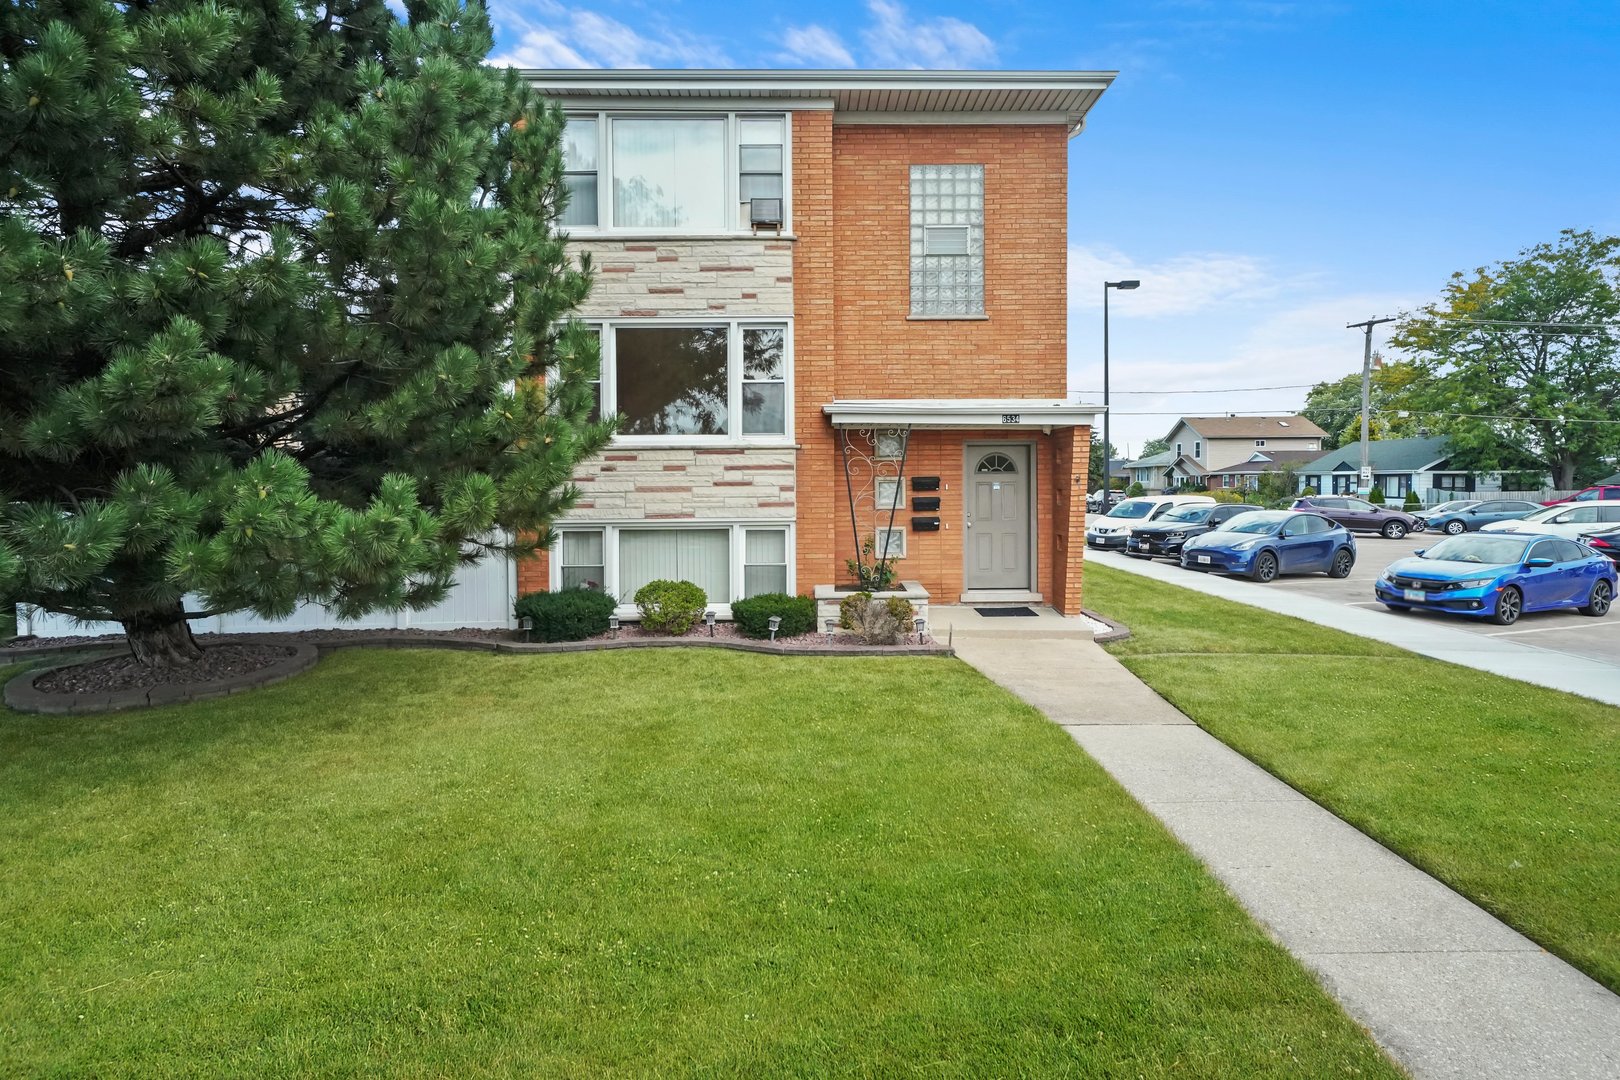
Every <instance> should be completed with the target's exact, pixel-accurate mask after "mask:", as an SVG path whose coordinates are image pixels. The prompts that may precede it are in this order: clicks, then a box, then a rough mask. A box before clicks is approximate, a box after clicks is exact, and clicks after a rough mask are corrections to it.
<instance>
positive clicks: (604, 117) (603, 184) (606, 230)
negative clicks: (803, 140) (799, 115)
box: [565, 109, 793, 240]
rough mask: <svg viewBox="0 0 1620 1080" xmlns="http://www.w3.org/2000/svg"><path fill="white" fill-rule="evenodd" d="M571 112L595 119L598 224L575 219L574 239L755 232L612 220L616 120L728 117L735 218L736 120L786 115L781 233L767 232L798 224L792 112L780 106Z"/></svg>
mask: <svg viewBox="0 0 1620 1080" xmlns="http://www.w3.org/2000/svg"><path fill="white" fill-rule="evenodd" d="M565 116H566V118H569V119H573V118H578V119H581V120H586V119H592V118H594V119H595V120H596V224H595V225H575V226H572V227H570V228H568V229H566V230H565V231H566V232H567V233H568V237H569V239H571V240H592V239H602V238H615V239H631V238H639V237H662V236H679V237H685V238H687V239H701V238H705V237H715V238H731V237H737V236H754V235H755V232H754V230H753V229H751V228H748V227H747V226H739V225H732V226H731V227H726V226H724V225H722V226H721V227H720V228H715V227H714V226H713V225H705V226H698V227H693V228H687V229H681V228H668V229H649V228H648V227H647V226H645V225H633V226H617V225H614V224H613V223H612V217H613V194H612V193H613V138H612V134H611V132H612V127H613V121H614V120H724V121H725V122H726V191H725V206H726V213H727V215H728V216H730V217H732V218H733V219H734V218H735V217H736V215H737V212H738V207H740V206H741V205H742V204H741V201H740V200H741V188H742V180H741V173H742V154H741V151H739V150H738V146H739V145H740V143H739V140H738V137H737V120H738V119H739V118H742V119H749V120H763V119H766V118H768V117H781V118H782V233H781V235H778V234H776V233H774V232H769V233H766V234H764V235H766V236H768V237H769V238H770V239H772V240H780V239H792V236H791V229H792V227H793V113H791V112H786V111H783V110H780V109H750V110H745V111H738V112H724V111H719V110H713V111H711V110H695V111H694V110H665V109H658V110H636V109H604V110H601V111H595V112H593V111H584V110H575V111H569V112H568V113H566V114H565Z"/></svg>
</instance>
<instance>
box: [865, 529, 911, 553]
mask: <svg viewBox="0 0 1620 1080" xmlns="http://www.w3.org/2000/svg"><path fill="white" fill-rule="evenodd" d="M873 540H874V541H875V546H876V548H877V550H876V552H875V554H876V555H877V557H878V558H880V559H903V558H905V557H906V530H904V529H878V530H876V535H875V536H874V537H873Z"/></svg>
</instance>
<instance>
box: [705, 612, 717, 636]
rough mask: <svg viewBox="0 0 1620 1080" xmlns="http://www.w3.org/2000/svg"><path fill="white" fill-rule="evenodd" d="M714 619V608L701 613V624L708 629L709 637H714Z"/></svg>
mask: <svg viewBox="0 0 1620 1080" xmlns="http://www.w3.org/2000/svg"><path fill="white" fill-rule="evenodd" d="M714 618H715V610H714V608H709V609H707V610H705V611H704V612H703V624H704V625H705V626H707V627H708V628H709V636H710V637H714Z"/></svg>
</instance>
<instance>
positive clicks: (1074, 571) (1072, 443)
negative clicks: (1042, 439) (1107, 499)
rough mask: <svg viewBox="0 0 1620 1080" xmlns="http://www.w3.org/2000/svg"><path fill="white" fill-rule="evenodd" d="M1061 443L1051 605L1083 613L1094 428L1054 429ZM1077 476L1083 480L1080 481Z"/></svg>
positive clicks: (1054, 512) (1054, 525) (1054, 437)
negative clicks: (1083, 572) (1087, 493)
mask: <svg viewBox="0 0 1620 1080" xmlns="http://www.w3.org/2000/svg"><path fill="white" fill-rule="evenodd" d="M1053 439H1054V440H1055V441H1056V442H1057V447H1056V455H1055V456H1056V459H1057V468H1056V472H1057V477H1058V479H1059V480H1060V481H1061V480H1064V479H1066V480H1067V481H1068V482H1067V483H1059V484H1058V488H1057V491H1056V492H1055V493H1054V507H1053V515H1052V516H1053V522H1052V526H1053V532H1054V533H1055V536H1054V537H1053V545H1052V562H1053V567H1052V592H1051V594H1050V595H1049V596H1047V600H1048V601H1049V602H1050V603H1051V605H1052V606H1053V607H1055V608H1057V609H1058V610H1059V611H1061V612H1062V613H1063V614H1065V615H1078V614H1080V603H1081V595H1080V593H1081V588H1080V581H1081V573H1082V571H1083V570H1084V569H1085V566H1084V564H1085V559H1086V497H1085V492H1086V490H1087V488H1088V487H1089V486H1090V485H1088V484H1086V483H1084V478H1085V477H1086V476H1088V475H1089V472H1088V470H1089V469H1090V467H1091V429H1090V428H1088V427H1077V428H1070V429H1068V430H1067V431H1057V432H1053ZM1076 477H1079V478H1081V482H1076Z"/></svg>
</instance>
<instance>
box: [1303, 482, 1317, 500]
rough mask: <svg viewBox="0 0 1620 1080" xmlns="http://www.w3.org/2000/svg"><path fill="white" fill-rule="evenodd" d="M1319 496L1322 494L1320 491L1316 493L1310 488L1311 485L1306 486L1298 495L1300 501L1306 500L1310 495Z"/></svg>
mask: <svg viewBox="0 0 1620 1080" xmlns="http://www.w3.org/2000/svg"><path fill="white" fill-rule="evenodd" d="M1320 494H1322V493H1321V492H1320V491H1317V490H1316V489H1315V488H1313V487H1311V485H1309V484H1306V485H1305V490H1304V491H1301V492H1300V493H1299V497H1300V498H1302V499H1308V498H1310V497H1311V496H1312V495H1320Z"/></svg>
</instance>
